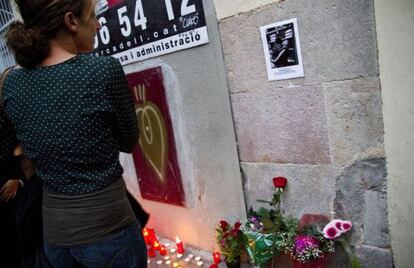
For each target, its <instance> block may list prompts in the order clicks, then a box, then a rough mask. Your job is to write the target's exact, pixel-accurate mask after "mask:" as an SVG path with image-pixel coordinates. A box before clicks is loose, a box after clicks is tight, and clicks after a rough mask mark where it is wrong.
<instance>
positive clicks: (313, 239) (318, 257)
mask: <svg viewBox="0 0 414 268" xmlns="http://www.w3.org/2000/svg"><path fill="white" fill-rule="evenodd" d="M281 247H282V250H283V251H284V253H285V254H288V255H290V257H291V258H292V262H293V267H294V268H322V267H324V266H325V263H326V262H327V260H328V259H329V257H330V254H331V253H332V252H334V251H335V248H334V242H333V241H331V240H329V239H326V238H325V237H323V236H322V234H320V233H319V232H318V231H317V230H316V228H315V227H314V226H308V227H307V228H305V230H304V231H302V232H298V233H296V234H294V233H284V234H283V240H282V244H281Z"/></svg>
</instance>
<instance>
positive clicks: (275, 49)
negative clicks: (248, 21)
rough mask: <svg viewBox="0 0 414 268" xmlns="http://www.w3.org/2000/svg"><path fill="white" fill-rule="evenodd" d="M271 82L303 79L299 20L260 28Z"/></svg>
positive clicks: (285, 21) (290, 20)
mask: <svg viewBox="0 0 414 268" xmlns="http://www.w3.org/2000/svg"><path fill="white" fill-rule="evenodd" d="M260 33H261V36H262V43H263V51H264V55H265V61H266V67H267V74H268V78H269V80H281V79H289V78H296V77H303V76H304V73H303V63H302V54H301V49H300V40H299V31H298V24H297V19H296V18H293V19H289V20H284V21H280V22H277V23H273V24H269V25H265V26H262V27H260Z"/></svg>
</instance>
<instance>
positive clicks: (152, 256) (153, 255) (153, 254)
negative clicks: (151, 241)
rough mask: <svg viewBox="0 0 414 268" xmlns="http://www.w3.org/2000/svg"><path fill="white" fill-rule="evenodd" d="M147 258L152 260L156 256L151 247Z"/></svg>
mask: <svg viewBox="0 0 414 268" xmlns="http://www.w3.org/2000/svg"><path fill="white" fill-rule="evenodd" d="M148 256H149V257H151V258H154V257H155V256H157V254H155V250H154V248H152V247H151V248H149V249H148Z"/></svg>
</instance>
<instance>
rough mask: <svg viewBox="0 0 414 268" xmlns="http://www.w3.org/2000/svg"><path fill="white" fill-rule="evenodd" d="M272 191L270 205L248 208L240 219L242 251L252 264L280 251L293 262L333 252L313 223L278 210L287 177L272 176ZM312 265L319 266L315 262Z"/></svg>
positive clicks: (316, 259) (317, 261) (259, 262)
mask: <svg viewBox="0 0 414 268" xmlns="http://www.w3.org/2000/svg"><path fill="white" fill-rule="evenodd" d="M272 182H273V186H274V191H273V197H272V200H271V201H266V200H260V199H259V200H257V201H258V202H262V203H267V204H268V205H269V206H270V208H265V207H261V208H259V210H258V211H253V210H252V209H250V211H249V214H248V216H249V217H248V219H247V220H246V221H243V223H242V227H241V230H242V232H243V234H244V236H245V239H246V250H247V253H248V255H249V257H250V259H251V261H252V263H253V264H254V265H262V264H264V263H265V262H267V261H269V260H270V259H272V258H273V257H274V256H278V255H279V254H281V253H284V254H286V255H289V256H290V257H291V258H292V260H293V262H294V264H295V263H299V264H307V263H319V262H321V261H322V260H323V259H326V257H327V256H329V254H330V253H332V252H334V251H335V249H334V241H332V240H331V239H328V238H326V237H324V235H323V234H322V233H321V231H320V230H318V228H317V226H316V225H313V224H311V223H310V222H308V223H305V224H304V223H303V222H301V225H302V226H300V224H299V223H300V221H299V220H298V219H295V218H293V217H289V216H285V215H284V214H283V211H282V209H281V203H282V194H283V191H284V189H285V188H286V186H287V179H286V178H284V177H275V178H273V179H272ZM314 267H320V266H318V265H316V266H314Z"/></svg>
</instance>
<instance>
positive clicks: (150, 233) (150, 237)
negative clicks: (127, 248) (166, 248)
mask: <svg viewBox="0 0 414 268" xmlns="http://www.w3.org/2000/svg"><path fill="white" fill-rule="evenodd" d="M156 240H157V237H156V236H155V230H154V229H153V228H148V243H149V244H148V245H151V244H152V243H154V241H156Z"/></svg>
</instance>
